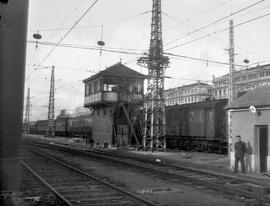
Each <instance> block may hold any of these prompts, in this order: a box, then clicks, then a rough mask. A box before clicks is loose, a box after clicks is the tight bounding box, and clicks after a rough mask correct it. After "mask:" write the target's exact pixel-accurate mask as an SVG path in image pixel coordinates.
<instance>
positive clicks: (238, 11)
mask: <svg viewBox="0 0 270 206" xmlns="http://www.w3.org/2000/svg"><path fill="white" fill-rule="evenodd" d="M264 1H265V0H260V1H257V2H255V3H253V4H251V5H249V6H246V7H244V8H242V9H239V10H237V11H236V12H233V13H231V14H229V15H226V16H224V17H222V18H219V19H217V20H215V21H213V22H211V23H209V24H206V25H204V26H202V27H199V28H198V29H195V30H193V31H191V32H189V33H187V34H185V35H183V36H181V37H178V38H176V39H174V40H172V41H169V42H167V43H166V44H164V46H167V45H169V44H172V43H174V42H176V41H178V40H180V39H183V38H185V37H187V36H189V35H191V34H194V33H196V32H198V31H201V30H203V29H206V28H208V27H210V26H212V25H214V24H216V23H218V22H220V21H222V20H224V19H227V18H229V17H231V16H234V15H236V14H238V13H240V12H243V11H245V10H247V9H249V8H251V7H253V6H256V5H258V4H260V3H262V2H264Z"/></svg>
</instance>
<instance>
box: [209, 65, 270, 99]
mask: <svg viewBox="0 0 270 206" xmlns="http://www.w3.org/2000/svg"><path fill="white" fill-rule="evenodd" d="M234 83H235V92H236V93H235V95H236V97H239V96H241V95H242V94H243V93H246V92H247V91H250V90H252V89H254V88H257V87H260V86H265V85H270V64H266V65H263V66H259V65H258V66H256V67H251V68H248V69H244V70H241V71H236V72H235V73H234ZM213 97H214V98H215V99H224V98H228V74H226V75H224V76H221V77H218V78H214V79H213Z"/></svg>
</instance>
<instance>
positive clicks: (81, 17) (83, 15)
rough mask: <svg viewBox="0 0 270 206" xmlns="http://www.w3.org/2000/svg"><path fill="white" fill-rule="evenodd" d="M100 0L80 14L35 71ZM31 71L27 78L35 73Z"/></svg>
mask: <svg viewBox="0 0 270 206" xmlns="http://www.w3.org/2000/svg"><path fill="white" fill-rule="evenodd" d="M97 2H98V0H95V1H94V2H93V3H92V4H91V5H90V6H89V7H88V9H87V10H86V11H85V12H84V13H83V14H82V15H81V16H80V18H79V19H78V20H77V21H76V22H75V23H74V24H73V26H72V27H71V28H70V29H69V30H68V31H67V32H66V33H65V35H64V36H63V37H62V38H61V39H60V40H59V41H58V42H57V43H56V45H55V46H54V47H53V48H52V49H51V50H50V51H49V52H48V53H47V55H46V56H45V57H44V58H43V59H42V60H41V62H40V63H39V64H38V66H37V68H36V69H35V70H33V72H35V71H36V70H37V69H39V66H40V65H41V64H43V63H44V62H45V60H46V59H47V58H48V57H49V56H50V55H51V54H52V52H53V51H54V50H55V49H56V48H57V46H58V45H59V44H61V42H62V41H63V40H64V39H65V38H66V37H67V36H68V35H69V34H70V32H71V31H72V30H73V29H74V28H75V26H76V25H77V24H78V23H79V22H80V21H81V20H82V19H83V17H85V15H86V14H87V13H88V12H89V11H90V10H91V9H92V8H93V7H94V5H95V4H96V3H97ZM33 72H31V73H30V74H29V75H28V76H27V77H26V80H27V79H28V78H29V77H30V76H31V75H32V74H33Z"/></svg>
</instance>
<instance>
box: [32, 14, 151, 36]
mask: <svg viewBox="0 0 270 206" xmlns="http://www.w3.org/2000/svg"><path fill="white" fill-rule="evenodd" d="M150 12H151V11H149V10H148V11H144V12H140V13H138V14H135V15H131V16H128V17H123V18H120V19H116V20H112V21H109V22H107V23H106V22H105V23H103V24H97V25H88V26H78V27H76V28H74V29H89V28H100V27H101V26H102V25H103V26H109V25H111V24H115V23H118V22H122V21H127V20H129V19H133V18H135V17H137V16H142V15H145V14H148V13H150ZM69 29H70V27H63V28H45V29H29V30H28V31H37V30H38V31H43V32H44V31H58V30H69Z"/></svg>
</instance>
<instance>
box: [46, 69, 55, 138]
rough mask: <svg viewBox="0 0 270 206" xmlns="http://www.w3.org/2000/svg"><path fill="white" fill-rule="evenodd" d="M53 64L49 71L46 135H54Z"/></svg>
mask: <svg viewBox="0 0 270 206" xmlns="http://www.w3.org/2000/svg"><path fill="white" fill-rule="evenodd" d="M54 79H55V78H54V66H52V73H51V85H50V96H49V109H48V131H47V136H48V137H54V136H55V133H54V129H55V128H54V81H55V80H54Z"/></svg>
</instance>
